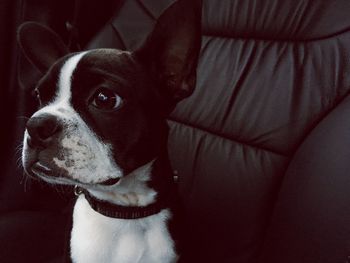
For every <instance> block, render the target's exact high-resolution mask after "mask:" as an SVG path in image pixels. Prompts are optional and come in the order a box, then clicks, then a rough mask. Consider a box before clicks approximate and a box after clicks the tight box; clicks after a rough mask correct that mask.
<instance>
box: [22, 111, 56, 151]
mask: <svg viewBox="0 0 350 263" xmlns="http://www.w3.org/2000/svg"><path fill="white" fill-rule="evenodd" d="M26 127H27V131H28V134H29V138H28V143H29V144H30V145H31V146H47V144H49V143H50V142H51V141H52V137H53V135H55V134H56V133H58V132H59V131H60V130H61V128H60V125H59V121H58V119H57V117H55V116H53V115H51V114H41V115H39V116H36V117H32V118H30V119H29V120H28V122H27V125H26Z"/></svg>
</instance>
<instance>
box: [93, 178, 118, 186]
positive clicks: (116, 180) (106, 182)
mask: <svg viewBox="0 0 350 263" xmlns="http://www.w3.org/2000/svg"><path fill="white" fill-rule="evenodd" d="M119 181H120V178H111V179H108V180H106V181H103V182H100V183H98V184H100V185H105V186H110V185H115V184H117V183H118V182H119Z"/></svg>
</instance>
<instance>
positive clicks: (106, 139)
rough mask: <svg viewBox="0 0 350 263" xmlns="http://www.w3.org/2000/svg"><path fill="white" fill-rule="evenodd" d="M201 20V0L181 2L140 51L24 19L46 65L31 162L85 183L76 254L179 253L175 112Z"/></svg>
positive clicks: (166, 256) (188, 82)
mask: <svg viewBox="0 0 350 263" xmlns="http://www.w3.org/2000/svg"><path fill="white" fill-rule="evenodd" d="M200 18H201V8H200V1H197V0H193V1H190V0H179V1H178V2H176V3H175V4H173V5H172V6H170V8H168V9H167V10H166V11H165V12H164V13H163V14H162V16H161V17H160V18H159V20H158V22H157V24H156V26H155V28H154V30H153V32H152V33H151V34H150V36H149V38H148V39H147V41H146V42H145V44H144V45H143V46H142V48H140V49H138V50H136V51H135V52H126V51H120V50H116V49H96V50H90V51H84V52H78V53H69V52H68V50H67V48H66V46H65V45H64V44H63V41H62V40H61V39H60V38H59V37H58V35H57V34H55V33H54V32H52V31H51V30H50V29H48V28H47V27H44V26H42V25H39V24H37V23H33V22H29V23H25V24H23V25H22V26H21V27H20V29H19V35H18V39H19V43H20V46H21V47H22V49H23V51H24V53H25V54H26V56H27V58H28V59H29V60H30V61H31V62H32V63H33V64H34V65H35V66H36V67H37V68H38V69H39V70H40V71H41V72H42V73H43V77H42V78H41V80H40V81H39V83H38V85H37V87H36V89H35V93H36V95H37V97H38V100H39V102H40V109H39V110H38V111H36V112H35V113H34V114H33V115H32V116H31V118H30V119H29V120H28V122H27V125H26V131H25V134H24V147H23V165H24V169H25V172H26V173H27V174H28V175H31V176H34V177H38V178H40V179H42V180H44V181H46V182H48V183H52V184H68V185H75V186H76V192H77V194H79V197H78V198H77V201H76V204H75V207H74V212H73V229H72V232H71V240H70V247H71V258H72V260H73V262H78V263H89V262H91V263H113V262H118V263H124V262H132V263H136V262H150V263H166V262H176V261H177V260H178V258H179V252H178V250H177V247H178V243H177V242H178V240H177V237H176V235H174V234H176V233H177V231H172V230H173V229H175V223H176V220H174V219H175V217H176V209H175V207H176V205H177V202H176V201H177V198H176V193H177V191H176V187H175V186H174V182H173V176H172V169H171V167H170V164H169V160H168V155H167V135H168V127H167V123H166V117H167V115H168V114H169V113H170V112H171V110H172V109H173V108H174V107H175V105H176V103H177V102H178V101H180V100H181V99H183V98H185V97H187V96H189V95H190V94H191V93H192V92H193V89H194V87H195V82H196V67H197V61H198V56H199V50H200V39H201V32H200V31H201V27H200ZM180 228H181V226H180Z"/></svg>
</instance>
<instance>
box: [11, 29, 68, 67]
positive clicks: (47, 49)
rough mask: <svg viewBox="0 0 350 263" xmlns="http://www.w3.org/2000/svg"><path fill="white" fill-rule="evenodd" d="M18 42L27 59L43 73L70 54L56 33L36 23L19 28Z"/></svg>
mask: <svg viewBox="0 0 350 263" xmlns="http://www.w3.org/2000/svg"><path fill="white" fill-rule="evenodd" d="M17 40H18V43H19V45H20V47H21V49H22V51H23V52H24V54H25V56H26V57H27V59H28V60H29V61H30V62H31V63H32V64H33V65H34V66H36V67H37V68H38V70H39V71H41V72H42V73H45V72H46V71H47V70H48V69H49V67H50V66H51V65H52V64H53V63H55V61H56V60H57V59H59V58H60V57H63V56H64V55H66V54H67V53H68V52H69V50H68V48H67V47H66V45H65V44H64V43H63V40H62V39H61V38H60V37H59V36H58V35H57V34H56V33H55V32H54V31H52V30H51V29H50V28H48V27H46V26H44V25H41V24H39V23H36V22H26V23H23V24H22V25H21V26H20V27H19V28H18V31H17Z"/></svg>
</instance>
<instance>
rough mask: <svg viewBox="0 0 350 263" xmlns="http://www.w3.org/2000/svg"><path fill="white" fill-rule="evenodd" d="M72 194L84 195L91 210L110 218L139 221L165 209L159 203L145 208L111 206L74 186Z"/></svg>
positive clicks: (163, 205) (161, 203) (163, 204)
mask: <svg viewBox="0 0 350 263" xmlns="http://www.w3.org/2000/svg"><path fill="white" fill-rule="evenodd" d="M74 193H75V195H80V194H84V196H85V199H86V200H87V201H88V203H89V204H90V206H91V208H92V209H94V210H95V211H96V212H97V213H100V214H102V215H104V216H107V217H112V218H119V219H139V218H144V217H147V216H151V215H155V214H158V213H159V212H160V211H161V210H162V209H164V208H166V206H165V203H164V202H160V201H157V202H155V203H152V204H150V205H147V206H121V205H117V204H111V203H109V202H106V201H103V200H100V199H98V198H96V197H94V196H92V195H91V194H90V193H89V192H88V191H86V190H85V189H82V188H80V187H78V186H75V188H74Z"/></svg>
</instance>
